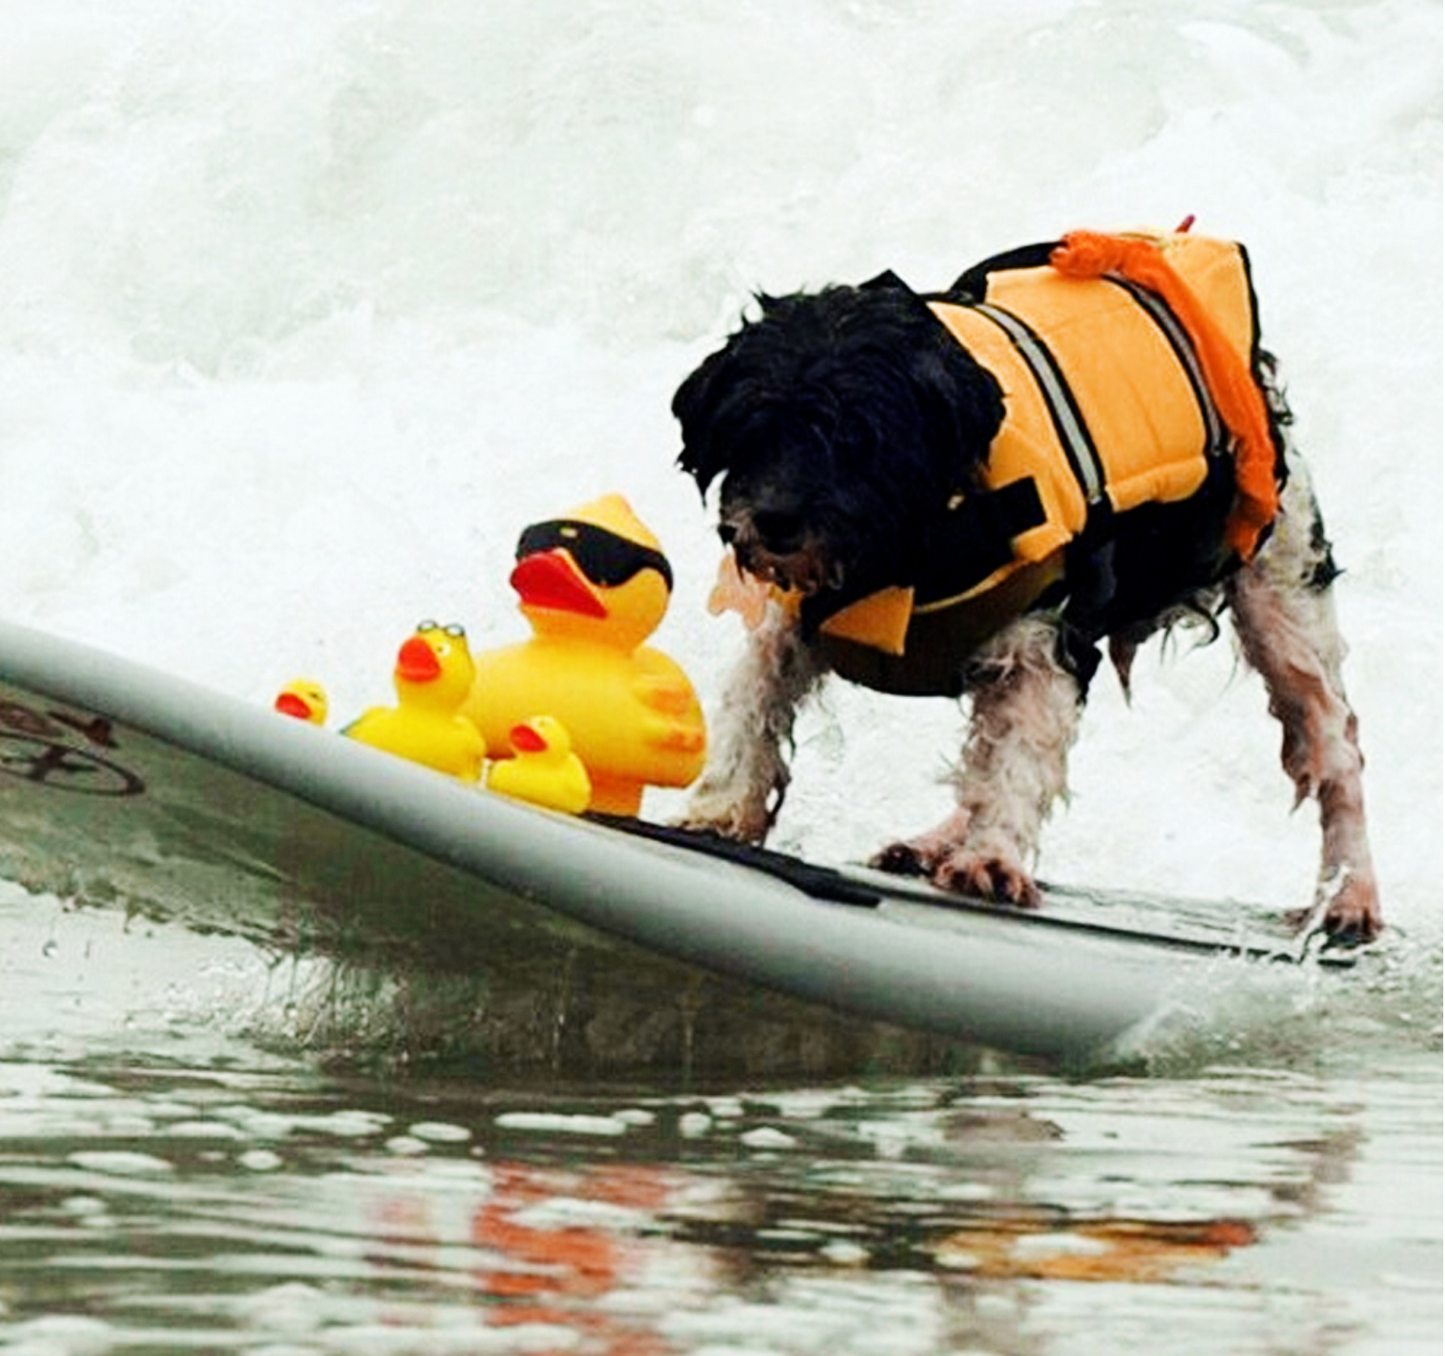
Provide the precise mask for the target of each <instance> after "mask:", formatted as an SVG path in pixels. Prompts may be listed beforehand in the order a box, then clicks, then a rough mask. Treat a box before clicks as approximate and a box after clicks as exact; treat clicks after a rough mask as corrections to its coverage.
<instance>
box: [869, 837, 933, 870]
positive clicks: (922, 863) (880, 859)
mask: <svg viewBox="0 0 1445 1356" xmlns="http://www.w3.org/2000/svg"><path fill="white" fill-rule="evenodd" d="M868 864H869V865H870V866H871V867H873V868H874V870H876V871H886V872H888V874H889V875H891V876H926V875H928V874H929V871H930V870H931V869H932V868H931V867H930V866H929V864H928V861H927V859H926V858H925V857H924V855H923V853H921V852H920V851H919V850H918V849H917V848H916V847H914V846H913V845H912V844H911V843H889V844H888V846H887V847H885V848H883V849H881V850H880V851H879V852H877V853H876V854H875V855H874V857H873V860H872V861H870V862H869V863H868Z"/></svg>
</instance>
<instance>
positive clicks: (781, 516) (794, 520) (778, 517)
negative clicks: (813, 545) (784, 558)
mask: <svg viewBox="0 0 1445 1356" xmlns="http://www.w3.org/2000/svg"><path fill="white" fill-rule="evenodd" d="M753 529H754V530H755V531H756V532H757V534H758V537H759V538H760V539H761V540H762V542H763V544H764V545H765V546H766V547H767V548H768V550H770V551H772V552H774V553H775V554H778V555H784V554H786V553H787V552H789V551H796V550H797V549H798V547H799V546H801V545H802V542H803V530H804V529H803V519H802V518H801V517H800V516H799V515H798V514H796V513H790V512H787V511H785V510H780V509H764V510H762V511H760V512H758V513H755V514H753Z"/></svg>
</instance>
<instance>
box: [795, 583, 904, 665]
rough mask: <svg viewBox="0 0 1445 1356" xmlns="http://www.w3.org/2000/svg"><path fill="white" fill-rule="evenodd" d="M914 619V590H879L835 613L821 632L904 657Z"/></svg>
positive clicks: (820, 628) (824, 624) (821, 628)
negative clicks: (906, 641)
mask: <svg viewBox="0 0 1445 1356" xmlns="http://www.w3.org/2000/svg"><path fill="white" fill-rule="evenodd" d="M912 616H913V590H912V589H906V588H886V589H879V590H878V592H877V593H870V594H869V595H868V596H867V597H866V598H860V599H859V600H858V601H857V602H856V603H851V604H850V605H849V606H847V607H845V608H843V609H842V610H841V611H838V612H835V613H834V614H833V615H832V616H831V617H829V618H828V620H827V621H825V622H824V623H823V625H822V626H821V627H819V628H818V629H819V630H820V631H822V632H823V633H824V634H825V635H829V636H836V637H837V638H838V639H839V640H853V641H857V642H858V644H860V645H867V646H868V647H869V648H870V649H874V650H881V651H882V652H883V653H884V654H892V655H901V654H902V653H903V642H904V640H905V638H906V637H907V635H908V623H909V621H910V620H911V618H912Z"/></svg>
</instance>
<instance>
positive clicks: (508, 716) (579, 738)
mask: <svg viewBox="0 0 1445 1356" xmlns="http://www.w3.org/2000/svg"><path fill="white" fill-rule="evenodd" d="M511 582H512V587H513V588H514V589H516V591H517V594H518V596H519V598H520V600H521V601H520V603H519V607H520V610H521V612H522V615H523V616H524V617H526V619H527V621H528V622H529V623H530V624H531V627H532V632H533V635H532V639H531V640H527V641H523V642H522V643H521V644H518V645H511V646H508V647H506V648H504V649H500V650H488V651H486V652H485V653H483V654H481V655H478V656H477V680H476V683H475V685H474V686H473V688H472V695H471V697H470V698H469V699H468V701H467V703H466V705H465V706H464V707H463V708H462V709H463V711H464V712H465V714H466V715H467V716H469V717H470V718H471V719H472V720H473V721H475V722H476V725H477V728H478V729H479V730H481V732H482V736H483V738H484V739H486V741H487V744H488V746H489V747H490V748H492V749H494V750H495V749H504V748H506V747H507V737H508V733H509V731H510V730H511V729H512V727H513V726H515V725H517V724H519V723H521V722H523V721H525V720H527V719H529V718H530V717H532V716H533V715H535V714H536V713H538V712H543V711H545V712H547V713H548V714H550V715H552V716H554V717H555V718H556V719H557V720H559V721H561V723H562V724H563V725H564V726H565V727H566V729H567V731H568V732H569V733H570V735H571V737H572V747H573V749H574V751H575V752H576V753H577V755H578V757H579V758H581V760H582V762H583V764H584V765H585V766H586V768H587V773H588V776H590V777H591V779H592V809H594V810H598V811H601V812H603V813H605V814H618V815H635V814H637V812H638V811H639V810H640V809H641V806H642V789H643V787H644V786H687V785H688V784H689V783H691V782H692V781H693V780H694V778H696V777H697V775H698V773H699V772H700V771H701V770H702V765H703V759H704V756H705V753H706V745H707V737H706V734H705V729H704V725H703V717H702V710H701V707H700V706H699V704H698V700H697V693H696V692H695V691H694V690H693V686H692V684H691V683H690V682H689V681H688V679H687V675H686V674H685V673H683V671H682V670H681V669H680V668H679V667H678V666H677V664H676V663H674V662H673V661H672V660H671V659H669V658H668V657H667V656H666V655H664V654H662V653H660V652H659V651H657V650H654V649H650V648H648V647H647V646H644V645H643V643H642V642H643V641H644V640H646V639H647V637H648V636H650V635H651V634H652V633H653V631H655V630H656V629H657V626H658V624H659V623H660V622H661V621H662V618H663V615H664V613H666V611H667V604H668V601H669V599H670V597H671V592H672V570H671V568H670V567H669V566H668V563H667V560H666V558H665V557H664V556H663V554H662V551H661V549H660V548H659V545H658V542H657V539H656V538H655V537H654V536H653V535H652V533H651V532H649V531H648V530H647V528H646V527H644V526H643V525H642V523H641V522H639V521H638V519H637V516H636V515H635V514H634V513H633V511H632V508H631V506H630V505H629V504H628V503H627V501H626V500H625V499H624V498H622V496H621V495H617V494H609V495H606V496H604V497H603V498H601V499H597V500H594V501H593V502H591V503H589V504H584V505H583V506H582V507H581V508H578V509H574V510H573V511H572V512H571V513H569V514H567V515H566V516H565V517H561V518H555V519H550V520H548V521H547V522H542V523H534V524H533V525H532V526H530V527H528V528H526V529H525V530H524V531H523V532H522V535H521V539H520V541H519V542H518V544H517V566H516V568H515V569H514V570H513V571H512V579H511Z"/></svg>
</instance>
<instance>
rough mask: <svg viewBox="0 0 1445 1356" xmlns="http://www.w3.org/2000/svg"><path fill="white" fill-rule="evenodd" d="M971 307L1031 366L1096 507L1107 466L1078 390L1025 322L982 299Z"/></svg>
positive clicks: (1086, 494)
mask: <svg viewBox="0 0 1445 1356" xmlns="http://www.w3.org/2000/svg"><path fill="white" fill-rule="evenodd" d="M971 309H972V310H974V311H977V312H978V314H979V315H981V316H985V317H987V318H988V319H989V320H991V321H993V323H994V324H995V325H997V326H998V327H999V329H1001V330H1002V331H1003V332H1004V333H1005V334H1006V335H1008V337H1009V338H1010V339H1011V340H1012V341H1013V346H1014V347H1015V348H1016V349H1017V350H1018V353H1019V356H1020V357H1021V358H1022V359H1023V360H1024V362H1025V363H1026V364H1027V365H1028V369H1029V371H1030V372H1031V373H1032V374H1033V378H1034V380H1035V381H1036V382H1037V383H1038V387H1039V390H1040V391H1041V392H1042V394H1043V397H1044V403H1045V404H1046V405H1047V406H1048V410H1049V417H1050V418H1051V419H1052V420H1053V422H1054V430H1055V432H1056V433H1057V434H1058V435H1059V442H1060V444H1061V445H1062V447H1063V449H1064V451H1065V452H1066V453H1067V455H1068V458H1069V465H1070V466H1071V467H1072V468H1073V471H1074V475H1075V477H1076V478H1077V479H1078V482H1079V488H1080V489H1081V490H1082V491H1083V492H1084V502H1085V503H1086V504H1088V505H1089V507H1090V508H1092V507H1093V506H1094V505H1095V504H1098V503H1099V502H1100V501H1101V500H1102V499H1103V498H1104V479H1105V477H1104V468H1103V466H1102V465H1101V464H1100V462H1099V454H1098V452H1097V450H1096V449H1095V447H1094V440H1093V438H1092V437H1091V436H1090V434H1089V428H1088V425H1087V424H1086V423H1085V422H1084V416H1083V413H1082V412H1081V411H1080V409H1079V407H1078V405H1077V404H1076V403H1075V402H1074V393H1073V391H1072V390H1071V389H1070V386H1069V383H1068V380H1067V378H1065V376H1064V374H1063V373H1062V372H1061V371H1060V370H1059V365H1058V363H1057V362H1055V360H1054V355H1053V354H1052V353H1050V352H1049V347H1048V345H1047V344H1046V343H1044V341H1043V340H1042V339H1041V338H1039V336H1038V335H1037V334H1035V333H1034V332H1033V330H1032V329H1031V328H1030V327H1029V326H1028V325H1027V324H1025V323H1024V321H1022V320H1020V319H1019V317H1018V316H1016V315H1014V314H1013V313H1012V312H1011V311H1006V310H1004V308H1003V307H1002V306H998V305H995V304H994V303H993V302H988V301H980V302H978V303H976V304H975V305H974V306H973V307H971Z"/></svg>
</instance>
